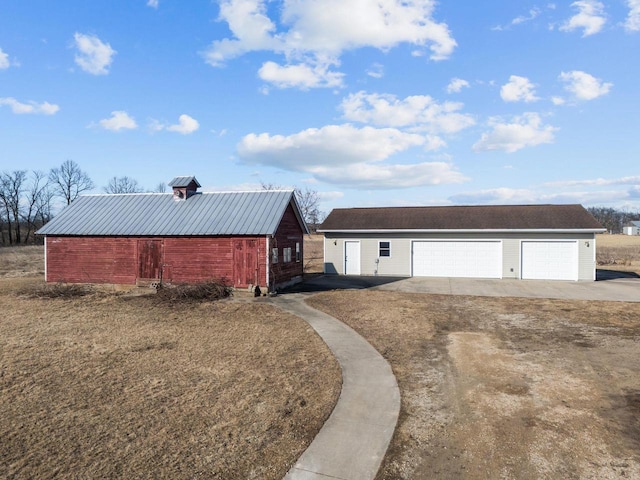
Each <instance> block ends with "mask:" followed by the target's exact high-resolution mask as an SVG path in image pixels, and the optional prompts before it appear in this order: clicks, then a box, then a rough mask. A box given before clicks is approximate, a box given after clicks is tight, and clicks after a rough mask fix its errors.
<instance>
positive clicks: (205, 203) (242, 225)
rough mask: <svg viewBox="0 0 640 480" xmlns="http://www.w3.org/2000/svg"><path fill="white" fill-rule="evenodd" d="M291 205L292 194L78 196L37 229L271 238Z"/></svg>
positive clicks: (66, 232) (44, 231)
mask: <svg viewBox="0 0 640 480" xmlns="http://www.w3.org/2000/svg"><path fill="white" fill-rule="evenodd" d="M290 204H291V205H292V206H293V208H294V211H295V213H296V215H297V216H298V220H299V221H300V223H301V227H302V229H303V231H306V226H305V224H304V221H303V220H302V217H301V215H300V210H299V208H298V204H297V202H296V200H295V195H294V194H293V191H290V190H287V191H285V190H282V191H280V190H278V191H275V190H271V191H269V190H262V191H256V192H215V193H196V194H194V195H193V196H191V197H189V198H188V199H186V200H176V199H175V198H174V196H173V195H172V194H171V193H143V194H119V195H107V194H105V195H83V196H81V197H79V198H78V199H76V200H75V201H74V202H73V203H71V205H69V206H68V207H66V208H65V209H64V210H62V211H61V212H60V213H59V214H58V215H57V216H56V217H55V218H54V219H53V220H52V221H51V222H49V223H47V224H46V225H45V226H44V227H42V228H41V229H40V230H38V232H37V233H38V234H40V235H91V236H138V235H141V236H151V235H153V236H176V235H273V234H275V232H276V229H277V228H278V225H279V224H280V221H281V219H282V216H283V215H284V213H285V211H286V209H287V207H288V206H289V205H290Z"/></svg>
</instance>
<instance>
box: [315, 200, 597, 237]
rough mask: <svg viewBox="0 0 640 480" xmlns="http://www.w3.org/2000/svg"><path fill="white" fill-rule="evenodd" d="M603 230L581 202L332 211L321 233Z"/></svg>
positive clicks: (322, 226)
mask: <svg viewBox="0 0 640 480" xmlns="http://www.w3.org/2000/svg"><path fill="white" fill-rule="evenodd" d="M509 230H521V231H534V230H535V231H544V230H553V231H560V230H562V231H568V230H575V231H577V230H584V231H590V232H599V231H604V228H603V227H602V225H600V223H598V221H597V220H596V219H595V218H593V216H592V215H591V214H590V213H589V212H588V211H587V210H585V209H584V207H583V206H582V205H477V206H442V207H386V208H345V209H340V208H339V209H335V210H333V211H332V212H331V213H330V214H329V216H328V217H327V218H326V220H325V221H324V222H323V223H322V225H320V228H319V229H318V231H319V232H348V231H452V232H453V231H509Z"/></svg>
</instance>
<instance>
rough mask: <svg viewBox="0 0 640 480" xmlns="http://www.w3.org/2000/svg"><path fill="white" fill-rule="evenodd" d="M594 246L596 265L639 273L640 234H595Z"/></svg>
mask: <svg viewBox="0 0 640 480" xmlns="http://www.w3.org/2000/svg"><path fill="white" fill-rule="evenodd" d="M596 248H597V250H596V261H597V263H598V266H601V267H604V268H607V269H609V270H621V271H627V272H635V273H637V274H640V236H633V235H607V234H601V235H597V238H596Z"/></svg>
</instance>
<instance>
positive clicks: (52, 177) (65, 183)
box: [49, 160, 93, 205]
mask: <svg viewBox="0 0 640 480" xmlns="http://www.w3.org/2000/svg"><path fill="white" fill-rule="evenodd" d="M49 183H50V184H51V188H52V190H53V192H54V194H55V195H57V196H60V197H62V198H64V199H65V201H66V202H67V205H69V204H70V203H71V202H73V201H74V200H75V199H76V198H78V196H80V194H81V193H82V192H86V191H87V190H91V189H92V188H93V181H91V178H89V175H87V173H85V172H83V171H82V170H81V169H80V166H79V165H78V164H77V163H76V162H74V161H73V160H65V161H64V162H63V163H62V165H60V167H58V168H52V169H51V171H50V172H49Z"/></svg>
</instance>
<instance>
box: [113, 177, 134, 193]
mask: <svg viewBox="0 0 640 480" xmlns="http://www.w3.org/2000/svg"><path fill="white" fill-rule="evenodd" d="M104 191H105V193H141V192H142V187H140V185H139V184H138V181H137V180H135V179H133V178H130V177H126V176H125V177H113V178H111V179H110V180H109V183H108V184H107V186H106V187H104Z"/></svg>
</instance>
